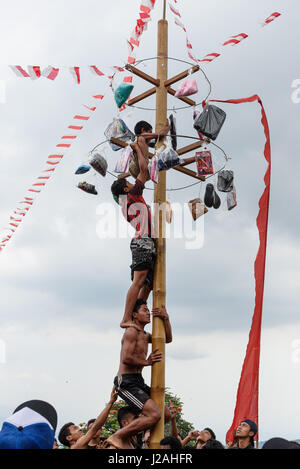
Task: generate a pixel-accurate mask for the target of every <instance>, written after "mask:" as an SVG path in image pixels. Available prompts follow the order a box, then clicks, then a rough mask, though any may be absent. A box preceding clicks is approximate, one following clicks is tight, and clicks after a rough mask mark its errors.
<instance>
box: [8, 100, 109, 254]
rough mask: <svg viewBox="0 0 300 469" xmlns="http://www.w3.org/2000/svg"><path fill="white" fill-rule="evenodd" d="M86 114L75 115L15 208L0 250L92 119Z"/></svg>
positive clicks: (88, 107) (92, 107) (92, 108)
mask: <svg viewBox="0 0 300 469" xmlns="http://www.w3.org/2000/svg"><path fill="white" fill-rule="evenodd" d="M103 98H104V95H102V94H98V95H94V96H93V99H94V100H102V99H103ZM83 106H84V107H85V108H86V109H88V110H89V111H91V112H94V111H95V110H96V106H88V105H86V104H83ZM86 114H87V113H84V114H81V113H80V114H76V115H75V116H74V117H73V121H72V123H71V124H70V125H69V126H68V129H70V130H69V133H68V134H67V135H63V136H62V137H61V138H60V140H59V141H58V143H57V144H56V147H55V148H56V150H55V152H54V153H53V154H50V155H48V156H47V158H46V162H45V166H44V168H43V169H42V171H41V173H40V174H39V176H38V177H37V178H36V179H35V180H34V181H33V183H32V184H31V186H29V189H28V190H27V192H28V194H26V196H25V197H24V198H23V199H22V200H21V201H20V202H18V204H17V207H16V208H15V209H14V210H13V214H12V215H11V216H10V218H9V226H8V227H7V228H6V229H5V231H6V232H7V234H6V235H5V236H4V237H3V238H2V239H1V241H0V252H1V251H2V250H3V249H4V248H5V247H6V245H7V243H8V242H9V241H10V240H11V238H12V236H13V235H14V233H15V232H16V230H17V228H18V227H19V226H20V224H21V223H22V221H23V219H24V217H25V216H26V215H27V213H28V212H29V210H30V209H31V207H32V206H33V204H34V201H35V198H36V197H37V196H38V194H40V193H41V192H42V189H44V187H45V186H46V184H47V182H49V180H50V179H51V177H52V176H53V175H54V172H55V170H56V168H57V167H58V165H59V163H60V162H61V161H62V158H63V157H64V154H65V151H66V150H67V149H69V148H70V147H71V145H72V143H73V141H74V140H75V139H76V138H77V136H78V132H80V131H81V130H82V129H83V127H84V124H85V123H86V122H87V121H88V120H89V119H90V117H91V115H86Z"/></svg>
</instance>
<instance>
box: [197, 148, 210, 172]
mask: <svg viewBox="0 0 300 469" xmlns="http://www.w3.org/2000/svg"><path fill="white" fill-rule="evenodd" d="M196 165H197V174H198V176H206V175H207V174H214V168H213V163H212V158H211V153H210V151H197V152H196Z"/></svg>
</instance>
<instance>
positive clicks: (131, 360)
mask: <svg viewBox="0 0 300 469" xmlns="http://www.w3.org/2000/svg"><path fill="white" fill-rule="evenodd" d="M140 333H141V332H139V331H137V330H136V329H135V328H134V327H128V328H127V329H126V331H125V333H124V340H123V347H122V356H121V360H122V363H124V364H125V365H129V366H152V365H153V363H156V362H160V361H161V359H162V353H161V352H159V351H158V349H156V350H154V351H153V352H152V353H150V355H149V357H148V358H147V359H146V360H145V359H144V358H141V357H139V356H137V355H136V353H135V348H136V342H137V337H138V334H140Z"/></svg>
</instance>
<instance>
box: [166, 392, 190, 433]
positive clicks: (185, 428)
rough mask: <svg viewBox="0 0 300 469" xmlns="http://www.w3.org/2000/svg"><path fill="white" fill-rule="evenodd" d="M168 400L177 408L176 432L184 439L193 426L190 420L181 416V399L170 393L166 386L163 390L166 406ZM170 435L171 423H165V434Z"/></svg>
mask: <svg viewBox="0 0 300 469" xmlns="http://www.w3.org/2000/svg"><path fill="white" fill-rule="evenodd" d="M170 401H172V402H173V404H174V406H175V408H176V409H177V415H176V424H177V429H178V434H179V435H180V436H181V438H182V439H184V438H185V437H186V436H187V435H188V434H189V432H190V431H191V430H194V426H193V424H192V423H191V422H188V421H187V420H184V419H183V417H182V408H183V402H182V400H181V399H180V398H179V397H178V396H176V394H172V393H171V392H170V391H169V389H168V388H167V389H166V392H165V404H166V405H167V406H168V407H169V403H170ZM170 435H171V424H170V423H167V424H166V425H165V436H170Z"/></svg>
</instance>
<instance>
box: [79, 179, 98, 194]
mask: <svg viewBox="0 0 300 469" xmlns="http://www.w3.org/2000/svg"><path fill="white" fill-rule="evenodd" d="M77 187H79V189H81V190H82V191H84V192H88V193H89V194H94V195H97V194H98V192H97V191H96V188H95V186H94V185H93V184H89V183H88V182H80V183H79V184H78V186H77Z"/></svg>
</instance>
